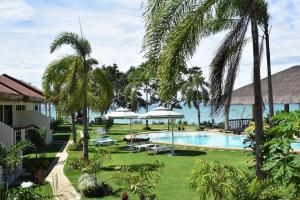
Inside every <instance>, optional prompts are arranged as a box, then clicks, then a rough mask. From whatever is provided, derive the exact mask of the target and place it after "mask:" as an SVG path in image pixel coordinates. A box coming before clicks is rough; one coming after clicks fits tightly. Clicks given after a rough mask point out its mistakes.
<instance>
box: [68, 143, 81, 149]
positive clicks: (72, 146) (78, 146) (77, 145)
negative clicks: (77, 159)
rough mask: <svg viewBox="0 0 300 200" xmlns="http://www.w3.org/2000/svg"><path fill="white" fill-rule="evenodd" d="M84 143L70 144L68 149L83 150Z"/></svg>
mask: <svg viewBox="0 0 300 200" xmlns="http://www.w3.org/2000/svg"><path fill="white" fill-rule="evenodd" d="M82 148H83V146H82V143H81V142H78V143H71V144H69V146H68V151H82Z"/></svg>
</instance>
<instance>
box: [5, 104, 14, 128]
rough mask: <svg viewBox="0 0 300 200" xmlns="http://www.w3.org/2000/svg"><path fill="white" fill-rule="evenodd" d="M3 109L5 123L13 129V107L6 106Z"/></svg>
mask: <svg viewBox="0 0 300 200" xmlns="http://www.w3.org/2000/svg"><path fill="white" fill-rule="evenodd" d="M3 107H4V109H3V112H4V114H3V117H4V119H3V122H4V124H7V125H8V126H11V127H12V124H13V114H12V105H4V106H3Z"/></svg>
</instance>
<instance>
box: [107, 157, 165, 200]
mask: <svg viewBox="0 0 300 200" xmlns="http://www.w3.org/2000/svg"><path fill="white" fill-rule="evenodd" d="M163 167H164V164H163V163H161V162H158V161H156V162H154V163H152V164H148V165H146V166H145V167H141V168H139V169H138V170H134V169H132V168H130V167H128V166H121V169H120V171H119V172H117V173H116V174H114V175H113V177H112V179H113V180H114V182H115V183H116V184H117V185H122V186H125V187H126V188H127V189H128V190H131V191H132V192H133V193H135V194H137V195H138V197H139V199H140V200H145V199H146V198H151V197H153V194H152V192H151V191H152V189H154V188H155V185H156V183H157V182H158V181H159V178H160V174H161V173H162V168H163Z"/></svg>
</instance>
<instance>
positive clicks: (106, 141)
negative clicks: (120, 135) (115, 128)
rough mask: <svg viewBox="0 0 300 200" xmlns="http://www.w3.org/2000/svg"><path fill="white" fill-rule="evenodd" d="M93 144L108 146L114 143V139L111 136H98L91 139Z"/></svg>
mask: <svg viewBox="0 0 300 200" xmlns="http://www.w3.org/2000/svg"><path fill="white" fill-rule="evenodd" d="M92 142H93V145H94V146H108V145H114V144H116V142H117V141H116V140H113V139H111V138H99V139H95V140H93V141H92Z"/></svg>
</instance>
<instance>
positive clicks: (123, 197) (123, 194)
mask: <svg viewBox="0 0 300 200" xmlns="http://www.w3.org/2000/svg"><path fill="white" fill-rule="evenodd" d="M128 199H129V196H128V193H127V192H122V194H121V200H128Z"/></svg>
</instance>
